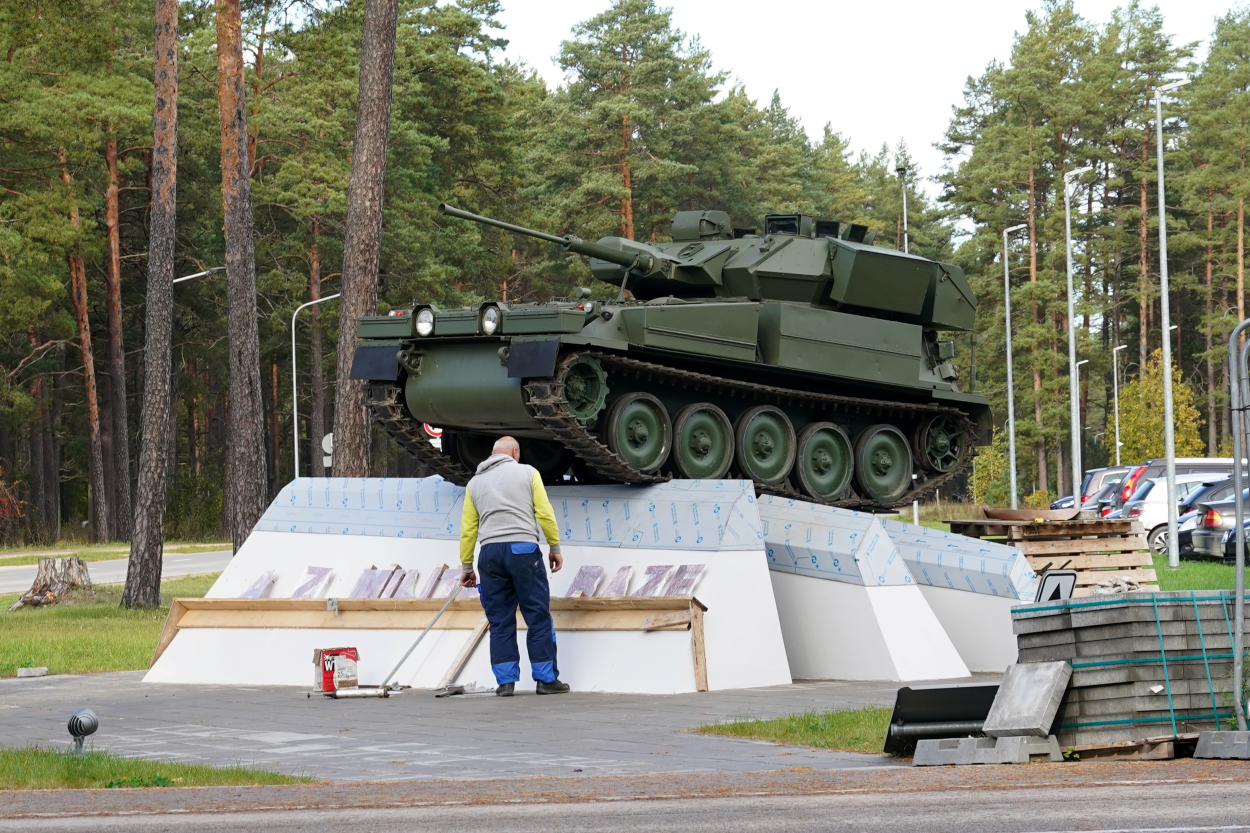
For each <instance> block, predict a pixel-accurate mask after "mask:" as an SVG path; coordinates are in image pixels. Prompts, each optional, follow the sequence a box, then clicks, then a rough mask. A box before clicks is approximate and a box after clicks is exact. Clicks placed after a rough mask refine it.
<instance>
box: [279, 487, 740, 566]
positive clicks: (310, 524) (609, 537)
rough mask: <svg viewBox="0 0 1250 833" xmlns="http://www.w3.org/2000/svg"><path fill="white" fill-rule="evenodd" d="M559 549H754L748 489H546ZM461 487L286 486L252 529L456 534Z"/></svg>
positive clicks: (446, 536)
mask: <svg viewBox="0 0 1250 833" xmlns="http://www.w3.org/2000/svg"><path fill="white" fill-rule="evenodd" d="M548 494H549V496H550V498H551V502H552V504H553V505H554V506H555V509H556V520H557V522H558V523H559V524H560V534H561V538H562V540H563V542H564V543H568V544H574V545H578V544H581V545H590V546H599V547H641V548H655V547H660V548H663V549H690V550H708V551H711V550H722V549H730V550H750V549H759V548H760V547H761V546H762V544H761V539H762V535H761V532H760V523H759V515H758V513H757V512H756V511H755V493H754V489H753V487H752V485H751V483H750V482H749V481H744V480H682V481H676V482H673V483H663V484H659V485H656V486H647V487H643V488H639V487H636V486H586V485H578V486H559V487H552V488H550V489H549V490H548ZM463 505H464V489H463V488H462V487H460V486H456V485H454V484H452V483H448V482H447V481H446V480H443V479H442V478H441V477H438V476H434V477H426V478H310V477H304V478H300V479H298V480H294V481H292V482H291V483H290V484H288V485H287V486H286V487H285V488H284V489H283V490H282V491H281V492H280V493H279V494H278V497H277V498H276V499H275V500H274V502H273V503H272V504H270V506H269V508H268V509H267V510H266V511H265V514H264V515H263V516H262V517H261V519H260V521H259V522H258V523H257V525H256V528H257V529H260V530H264V531H267V532H312V533H320V534H328V535H364V536H379V537H387V538H439V539H444V540H448V539H450V540H455V539H457V538H459V537H460V514H461V511H462V509H463Z"/></svg>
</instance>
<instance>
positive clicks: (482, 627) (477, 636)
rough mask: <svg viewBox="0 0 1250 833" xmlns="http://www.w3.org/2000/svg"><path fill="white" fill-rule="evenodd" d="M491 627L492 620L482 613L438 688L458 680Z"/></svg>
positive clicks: (445, 686)
mask: <svg viewBox="0 0 1250 833" xmlns="http://www.w3.org/2000/svg"><path fill="white" fill-rule="evenodd" d="M489 629H490V621H489V620H488V619H487V618H486V615H485V614H482V618H481V620H480V621H479V622H478V623H477V627H476V628H474V629H473V633H471V634H469V641H468V642H465V643H464V647H463V648H461V649H460V653H458V654H456V658H455V659H454V660H452V663H451V667H450V668H448V669H447V673H446V674H444V675H443V679H442V680H441V681H440V682H439V684H438V686H437V688H447V686H449V685H451V684H452V683H454V682H455V681H456V677H458V676H460V672H461V671H463V670H464V665H465V663H467V662H468V661H469V657H471V656H473V651H474V650H475V649H476V648H477V645H478V643H479V642H481V641H482V636H484V635H485V633H486V631H487V630H489Z"/></svg>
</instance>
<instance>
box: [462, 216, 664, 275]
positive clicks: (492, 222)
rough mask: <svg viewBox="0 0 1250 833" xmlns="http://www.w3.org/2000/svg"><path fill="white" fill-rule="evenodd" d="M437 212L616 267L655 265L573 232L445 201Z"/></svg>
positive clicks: (647, 258) (637, 254)
mask: <svg viewBox="0 0 1250 833" xmlns="http://www.w3.org/2000/svg"><path fill="white" fill-rule="evenodd" d="M438 213H439V214H447V215H448V216H451V217H459V218H460V219H462V220H471V221H473V222H475V223H481V224H482V225H484V226H494V227H495V228H500V229H503V230H504V231H510V232H512V233H513V234H523V235H525V236H526V237H533V238H536V239H538V240H546V241H547V242H548V243H558V244H560V246H561V248H563V249H564V250H565V251H569V252H573V253H574V254H579V255H585V256H586V257H595V258H598V259H599V260H606V261H607V262H609V263H615V264H616V265H617V266H624V267H626V268H637V269H639V270H640V271H642V272H644V273H647V272H651V271H653V270H654V268H655V265H656V258H655V257H654V256H653V255H650V254H648V253H646V252H627V251H624V250H622V249H613V248H610V247H608V246H601V245H599V244H598V243H587V242H586V241H585V240H583V239H581V238H580V237H578V236H577V235H575V234H566V235H564V236H563V237H560V236H558V235H555V234H547V233H546V232H545V231H535V230H534V229H529V228H525V226H518V225H515V224H513V223H505V222H504V221H503V220H496V219H494V218H492V217H483V216H482V215H480V214H474V213H472V212H470V211H464V210H463V209H460V208H456V207H454V206H450V205H448V204H447V203H440V204H439V206H438Z"/></svg>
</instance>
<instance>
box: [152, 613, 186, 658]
mask: <svg viewBox="0 0 1250 833" xmlns="http://www.w3.org/2000/svg"><path fill="white" fill-rule="evenodd" d="M186 612H187V608H186V606H185V605H183V604H182V599H174V601H173V603H172V604H170V606H169V615H168V616H166V617H165V627H164V628H163V629H162V630H161V638H160V639H158V640H157V641H156V651H155V652H154V653H153V654H152V665H156V661H157V660H158V659H160V658H161V654H163V653H165V649H166V648H168V647H169V643H171V642H173V641H174V637H175V636H177V635H178V623H179V622H181V621H182V617H183V615H184V614H185V613H186Z"/></svg>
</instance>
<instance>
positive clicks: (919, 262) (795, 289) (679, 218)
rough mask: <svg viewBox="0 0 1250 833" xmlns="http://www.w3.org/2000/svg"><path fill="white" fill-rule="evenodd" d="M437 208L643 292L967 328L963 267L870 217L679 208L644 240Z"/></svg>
mask: <svg viewBox="0 0 1250 833" xmlns="http://www.w3.org/2000/svg"><path fill="white" fill-rule="evenodd" d="M439 211H440V212H441V213H443V214H447V215H449V216H452V217H459V218H461V219H465V220H472V221H473V222H476V223H482V224H484V225H489V226H494V227H496V228H501V229H504V230H506V231H510V232H513V233H516V234H523V235H526V236H528V237H533V238H536V239H538V240H546V241H548V242H551V243H556V244H558V245H559V246H561V247H562V248H563V249H564V250H565V251H569V252H573V253H575V254H580V255H584V256H586V257H588V258H590V271H591V274H593V275H594V276H595V277H596V278H598V279H599V280H601V281H603V282H605V283H609V284H612V285H614V286H619V287H620V288H621V291H620V295H619V297H620V298H622V299H623V298H624V293H625V290H626V289H627V288H628V289H629V291H630V292H631V293H632V294H633V295H634V297H635V298H638V299H639V300H643V301H647V300H652V299H654V298H662V297H666V296H674V297H678V298H745V299H747V300H751V301H789V302H794V303H803V304H810V305H811V306H813V307H818V308H825V309H832V310H845V311H848V312H855V313H857V314H862V315H869V316H873V317H880V318H886V319H890V320H894V321H906V322H909V323H913V324H919V325H921V326H923V327H927V328H932V329H942V330H964V331H967V330H971V329H972V327H973V325H974V323H975V315H976V306H977V300H976V296H975V295H974V294H973V292H972V287H971V286H970V285H969V284H968V281H967V279H966V278H965V277H964V273H963V270H962V269H960V268H959V267H958V266H956V265H954V264H952V263H942V262H939V261H933V260H929V259H927V258H923V257H919V256H917V255H910V254H904V253H903V252H899V251H895V250H894V249H884V248H880V247H877V246H874V245H872V241H873V238H874V236H875V235H874V234H873V232H872V231H871V230H869V229H868V227H866V226H862V225H857V224H853V223H841V222H836V221H832V220H818V219H815V218H813V217H811V216H809V215H807V214H798V213H780V212H777V213H770V214H768V215H766V216H765V218H764V233H763V234H762V235H761V234H758V233H757V230H756V229H754V228H736V229H735V228H733V227H732V224H731V221H730V218H729V215H728V214H727V213H725V212H724V211H681V212H678V213H677V215H676V216H675V217H674V218H673V221H672V226H671V236H672V238H673V240H672V242H669V243H658V244H656V245H650V244H647V243H639V242H636V241H633V240H628V239H626V238H623V237H603V238H600V239H599V242H598V243H588V242H586V241H584V240H582V239H581V238H579V237H576V236H575V235H565V236H563V237H560V236H557V235H554V234H547V233H545V232H541V231H535V230H533V229H527V228H524V227H522V226H517V225H514V224H512V223H506V222H503V221H502V220H495V219H492V218H489V217H482V216H480V215H477V214H471V213H470V212H468V211H462V210H460V209H458V208H453V207H452V206H449V205H440V206H439Z"/></svg>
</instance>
